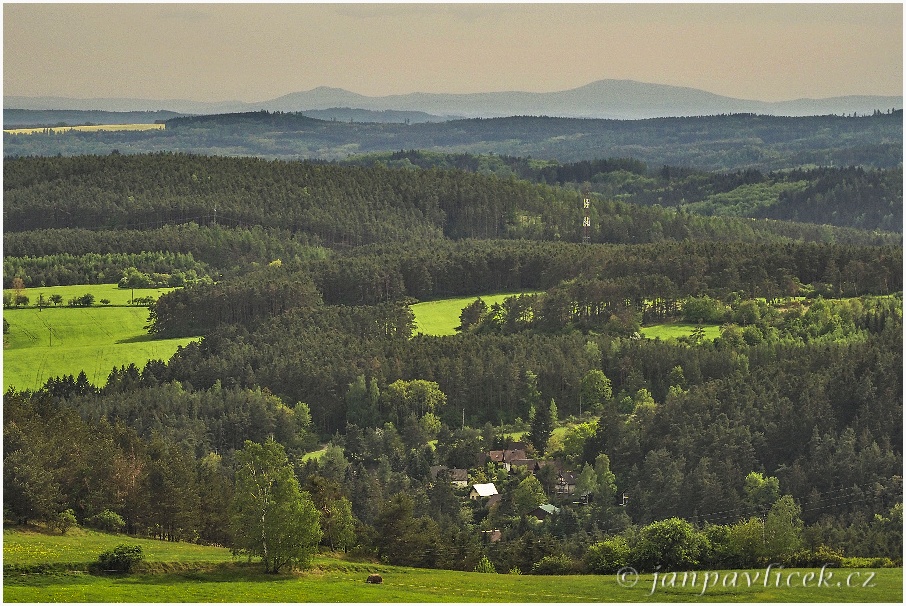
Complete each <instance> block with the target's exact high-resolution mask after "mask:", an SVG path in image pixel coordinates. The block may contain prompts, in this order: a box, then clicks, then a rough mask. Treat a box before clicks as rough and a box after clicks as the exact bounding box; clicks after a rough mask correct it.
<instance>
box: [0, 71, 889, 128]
mask: <svg viewBox="0 0 906 606" xmlns="http://www.w3.org/2000/svg"><path fill="white" fill-rule="evenodd" d="M3 106H4V108H6V109H12V108H15V109H30V110H102V111H117V112H125V111H158V110H165V111H171V112H178V113H186V114H219V113H234V112H247V111H259V110H267V111H283V112H304V111H314V110H329V109H333V108H353V109H361V110H370V111H373V112H387V115H391V116H392V115H394V114H393V112H420V115H418V114H413V115H412V116H407V118H409V119H411V120H412V121H413V122H414V121H436V120H438V119H451V118H494V117H502V116H519V115H534V116H558V117H570V118H608V119H621V120H633V119H644V118H661V117H683V116H704V115H714V114H735V113H754V114H764V115H777V116H810V115H826V114H848V115H849V114H853V113H856V114H859V115H864V114H870V113H872V112H874V111H875V110H880V111H887V110H889V109H902V108H903V97H902V96H877V95H853V96H844V97H831V98H825V99H795V100H790V101H779V102H767V101H756V100H748V99H734V98H732V97H725V96H721V95H716V94H713V93H709V92H706V91H703V90H699V89H694V88H687V87H679V86H669V85H663V84H650V83H644V82H636V81H633V80H599V81H597V82H592V83H591V84H588V85H586V86H582V87H579V88H574V89H570V90H565V91H557V92H549V93H530V92H494V93H471V94H441V93H410V94H406V95H388V96H381V97H369V96H365V95H360V94H357V93H353V92H350V91H347V90H343V89H338V88H328V87H318V88H314V89H312V90H309V91H303V92H297V93H291V94H288V95H284V96H282V97H278V98H276V99H271V100H269V101H262V102H257V103H245V102H241V101H224V102H214V103H208V102H197V101H188V100H181V99H169V100H150V99H115V98H99V99H72V98H64V97H21V96H5V97H4V99H3ZM395 117H399V116H395Z"/></svg>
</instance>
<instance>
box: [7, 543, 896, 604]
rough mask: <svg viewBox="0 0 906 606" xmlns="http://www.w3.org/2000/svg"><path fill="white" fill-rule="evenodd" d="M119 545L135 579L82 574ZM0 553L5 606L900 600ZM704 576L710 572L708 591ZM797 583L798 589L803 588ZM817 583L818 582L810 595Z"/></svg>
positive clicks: (163, 557)
mask: <svg viewBox="0 0 906 606" xmlns="http://www.w3.org/2000/svg"><path fill="white" fill-rule="evenodd" d="M120 543H130V544H139V545H141V546H142V548H143V550H144V551H145V554H146V557H147V559H146V563H145V564H143V565H142V566H141V568H140V570H139V572H137V573H134V574H130V575H100V576H95V575H91V574H88V573H86V572H84V570H85V568H86V567H87V563H88V562H90V561H92V560H94V559H96V557H97V555H98V554H99V553H100V552H101V551H104V550H107V549H111V548H112V547H113V546H115V545H117V544H120ZM3 555H4V584H3V600H4V601H5V602H400V603H402V602H486V603H488V602H490V603H504V602H510V603H514V602H520V603H532V602H699V601H701V602H893V603H900V602H901V601H902V596H903V570H902V569H901V568H896V569H871V570H869V569H858V570H854V569H826V570H825V571H823V573H822V571H821V570H820V569H818V568H816V569H777V568H776V567H775V568H772V569H771V570H770V571H767V570H765V569H762V570H748V571H701V572H698V573H696V575H697V576H696V577H695V580H693V578H692V576H691V573H687V574H686V575H684V574H683V573H677V575H676V576H675V577H671V576H670V575H669V574H668V575H660V576H659V577H657V580H655V576H654V575H652V574H642V575H640V576H639V577H638V579H637V580H636V579H634V577H632V576H627V575H622V576H617V575H565V576H534V575H519V576H516V575H508V574H480V573H475V572H457V571H451V570H426V569H418V568H403V567H397V566H388V565H385V564H377V563H369V562H353V561H349V560H348V559H346V558H344V557H343V556H341V555H331V554H322V555H319V556H316V557H315V559H314V562H313V566H312V568H311V569H309V570H306V571H300V572H293V573H286V574H279V575H267V574H264V573H263V572H261V569H260V567H259V566H258V565H257V564H254V563H248V562H246V561H245V560H244V559H241V560H237V559H234V558H233V557H232V556H231V555H230V552H229V550H227V549H225V548H219V547H202V546H198V545H189V544H185V543H166V542H161V541H151V540H147V539H133V538H130V537H123V536H117V535H108V534H104V533H99V532H93V531H86V530H81V529H75V530H72V531H70V534H67V535H66V536H59V535H48V534H44V533H41V532H23V531H19V530H6V531H4V537H3ZM41 563H48V564H55V565H54V566H52V567H50V568H49V569H48V570H46V571H44V572H27V571H26V569H27V567H28V566H31V567H34V566H35V565H38V564H41ZM375 572H376V573H379V574H380V575H381V576H382V577H383V580H384V582H383V583H382V584H381V585H370V584H367V583H365V578H366V577H367V576H368V574H370V573H375ZM705 574H708V575H711V576H710V577H709V583H708V585H707V586H706V585H705V580H704V575H705ZM808 575H811V577H809V576H808ZM829 575H830V576H829ZM765 579H767V582H766V581H765ZM788 580H789V586H787V583H788ZM804 580H806V581H805V584H807V585H809V586H807V587H803V584H804V583H803V581H804ZM819 580H823V583H822V586H820V587H819V586H818V584H819ZM633 581H635V582H634V583H633ZM630 585H632V586H630ZM683 585H685V586H683ZM732 585H735V587H734V586H732ZM863 585H864V586H863Z"/></svg>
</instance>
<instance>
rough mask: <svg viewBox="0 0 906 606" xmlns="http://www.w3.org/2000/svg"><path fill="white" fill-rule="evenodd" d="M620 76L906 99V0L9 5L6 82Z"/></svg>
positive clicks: (409, 82) (246, 93) (119, 90)
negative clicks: (848, 0)
mask: <svg viewBox="0 0 906 606" xmlns="http://www.w3.org/2000/svg"><path fill="white" fill-rule="evenodd" d="M611 78H612V79H626V80H637V81H640V82H651V83H656V84H670V85H675V86H687V87H691V88H698V89H702V90H706V91H708V92H712V93H716V94H720V95H725V96H729V97H736V98H741V99H756V100H761V101H783V100H791V99H799V98H804V97H810V98H821V97H832V96H840V95H902V94H903V6H902V4H901V3H899V2H896V3H885V4H864V3H856V4H838V3H819V4H762V3H749V4H724V3H711V4H683V3H671V4H647V3H629V4H602V3H592V4H574V3H531V4H500V3H483V4H460V3H435V4H412V3H400V4H374V3H340V4H311V3H300V4H284V3H275V4H261V3H243V4H207V3H163V4H132V3H111V4H84V3H66V4H48V3H17V2H12V3H10V2H4V5H3V94H4V95H24V96H62V97H76V98H102V97H118V98H141V99H186V100H192V101H234V100H235V101H245V102H256V101H266V100H269V99H273V98H276V97H279V96H281V95H285V94H288V93H292V92H298V91H305V90H310V89H313V88H316V87H319V86H328V87H336V88H343V89H346V90H349V91H352V92H356V93H359V94H363V95H369V96H384V95H393V94H406V93H412V92H428V93H473V92H492V91H530V92H549V91H557V90H566V89H570V88H577V87H580V86H583V85H585V84H588V83H590V82H594V81H597V80H603V79H611Z"/></svg>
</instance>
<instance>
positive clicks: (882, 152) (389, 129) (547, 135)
mask: <svg viewBox="0 0 906 606" xmlns="http://www.w3.org/2000/svg"><path fill="white" fill-rule="evenodd" d="M879 109H881V110H884V111H878V112H877V113H876V114H875V115H872V116H861V117H855V116H812V117H801V118H789V117H780V116H763V115H754V114H732V115H722V116H701V117H693V118H656V119H648V120H592V119H573V118H551V117H543V116H542V117H537V116H516V117H511V118H493V119H470V120H453V121H449V122H440V123H419V124H415V123H413V124H387V123H384V124H379V123H374V122H364V123H353V122H345V121H332V120H318V119H315V118H310V117H308V116H305V115H303V114H301V113H281V112H274V113H270V112H250V113H244V114H223V115H214V116H191V117H179V118H172V119H170V120H167V121H166V129H165V130H162V131H153V132H150V131H149V132H112V131H108V132H101V133H83V132H68V133H65V134H60V135H52V136H51V135H11V134H4V135H3V153H4V156H6V157H11V156H19V157H21V156H36V155H41V156H53V155H57V154H62V155H80V154H100V155H106V154H109V153H111V152H112V151H114V150H116V151H119V152H122V153H130V154H131V153H147V152H156V151H165V150H169V151H177V150H178V151H183V152H192V153H199V154H212V155H225V156H237V155H248V156H258V157H263V158H282V159H294V160H295V159H300V158H309V159H314V158H318V159H329V160H342V159H345V158H347V157H349V156H350V155H354V154H367V153H374V152H393V151H397V150H400V149H420V150H427V151H435V152H448V153H466V154H488V153H494V154H502V155H510V156H522V157H529V156H530V157H532V158H539V159H545V160H557V161H559V162H578V161H582V160H593V159H595V158H607V157H632V158H635V159H637V160H640V161H642V162H645V163H647V164H649V165H651V166H657V167H660V166H664V165H668V166H685V167H695V168H698V169H701V170H720V171H732V170H744V169H747V168H757V169H759V170H762V171H770V170H781V169H784V168H789V167H797V166H837V167H840V166H866V167H874V168H893V167H896V166H899V165H900V164H901V163H902V139H903V112H902V110H897V111H887V110H886V109H885V108H879Z"/></svg>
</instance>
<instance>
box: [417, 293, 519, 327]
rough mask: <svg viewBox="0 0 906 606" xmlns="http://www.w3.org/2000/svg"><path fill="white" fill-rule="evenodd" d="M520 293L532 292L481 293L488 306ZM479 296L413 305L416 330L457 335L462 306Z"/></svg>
mask: <svg viewBox="0 0 906 606" xmlns="http://www.w3.org/2000/svg"><path fill="white" fill-rule="evenodd" d="M520 294H531V293H518V292H515V293H504V294H495V295H480V298H481V300H482V301H484V302H485V303H487V304H488V307H490V306H491V305H493V304H494V303H503V301H504V299H506V298H507V297H514V296H516V295H520ZM478 298H479V296H478V295H476V296H471V297H457V298H455V299H440V300H438V301H426V302H424V303H416V304H414V305H411V306H410V307H411V308H412V313H414V314H415V332H416V333H422V334H425V335H429V336H434V337H443V336H447V335H455V334H456V327H457V326H459V314H461V313H462V308H463V307H465V306H467V305H468V304H469V303H472V302H473V301H474V300H475V299H478Z"/></svg>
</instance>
